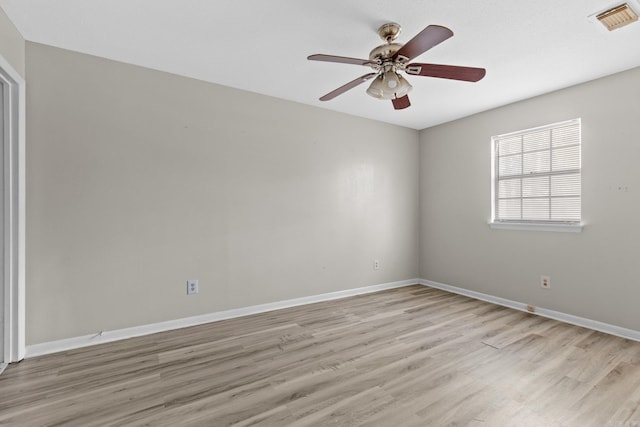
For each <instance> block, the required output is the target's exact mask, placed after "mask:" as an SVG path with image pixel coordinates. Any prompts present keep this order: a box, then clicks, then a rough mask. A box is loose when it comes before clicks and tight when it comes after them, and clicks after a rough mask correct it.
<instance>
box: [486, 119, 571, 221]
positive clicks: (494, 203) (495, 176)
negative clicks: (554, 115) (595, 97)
mask: <svg viewBox="0 0 640 427" xmlns="http://www.w3.org/2000/svg"><path fill="white" fill-rule="evenodd" d="M572 124H577V125H578V132H579V150H580V154H579V156H580V167H579V169H578V172H579V174H580V182H581V183H582V120H581V118H576V119H571V120H565V121H561V122H556V123H551V124H547V125H542V126H537V127H532V128H529V129H523V130H518V131H514V132H509V133H504V134H500V135H494V136H492V137H491V219H490V221H489V225H490V227H491V228H494V229H506V230H528V231H558V232H580V231H582V228H583V226H584V223H583V218H582V188H580V220H578V221H562V220H531V219H528V220H523V219H519V220H505V219H502V220H500V219H496V215H497V207H498V188H497V187H498V183H499V171H498V170H497V167H498V164H497V159H496V147H497V142H498V140H504V139H506V138H509V137H514V136H521V135H525V134H531V133H535V132H540V131H544V130H550V129H556V128H561V127H564V126H567V125H572ZM551 149H552V148H551V147H550V148H549V151H551ZM553 175H554V172H552V171H550V172H549V173H548V174H544V176H553ZM549 197H550V199H551V196H549Z"/></svg>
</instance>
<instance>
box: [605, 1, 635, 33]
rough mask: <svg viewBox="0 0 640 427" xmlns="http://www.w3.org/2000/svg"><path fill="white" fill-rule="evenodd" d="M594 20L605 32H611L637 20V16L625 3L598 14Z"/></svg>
mask: <svg viewBox="0 0 640 427" xmlns="http://www.w3.org/2000/svg"><path fill="white" fill-rule="evenodd" d="M596 18H597V19H598V21H600V22H601V23H602V25H604V26H605V27H607V30H609V31H613V30H615V29H618V28H620V27H624V26H625V25H627V24H630V23H632V22H634V21H637V20H638V15H636V13H635V12H634V11H633V9H631V8H630V7H629V5H628V4H627V3H625V4H621V5H620V6H616V7H614V8H612V9H609V10H606V11H604V12H602V13H599V14H598V15H597V16H596Z"/></svg>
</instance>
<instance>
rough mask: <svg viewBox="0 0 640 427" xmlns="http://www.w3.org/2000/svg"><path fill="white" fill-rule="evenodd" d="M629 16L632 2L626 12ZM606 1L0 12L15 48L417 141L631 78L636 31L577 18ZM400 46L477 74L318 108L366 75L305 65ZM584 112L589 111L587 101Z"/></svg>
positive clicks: (114, 6)
mask: <svg viewBox="0 0 640 427" xmlns="http://www.w3.org/2000/svg"><path fill="white" fill-rule="evenodd" d="M628 2H630V3H631V5H632V6H634V7H635V8H636V10H637V11H639V12H640V7H638V3H637V0H629V1H628ZM619 3H620V2H619V1H616V0H562V1H558V0H534V1H531V0H527V1H524V0H511V1H505V0H482V1H479V0H475V1H472V0H467V1H462V0H428V1H427V0H394V1H390V0H387V1H381V0H367V1H365V0H340V1H337V0H334V1H331V0H325V1H304V0H268V1H267V0H234V1H228V0H224V1H223V0H215V1H211V0H93V1H87V0H57V1H51V0H0V6H1V7H2V8H3V9H4V11H5V12H6V13H7V15H8V16H9V18H10V19H11V20H12V21H13V22H14V24H15V25H16V26H17V28H18V30H19V31H20V32H21V33H22V35H23V36H24V38H25V39H26V40H29V41H33V42H38V43H44V44H48V45H52V46H57V47H62V48H65V49H70V50H74V51H78V52H83V53H88V54H92V55H96V56H101V57H105V58H110V59H114V60H117V61H122V62H127V63H131V64H136V65H141V66H144V67H149V68H153V69H157V70H163V71H168V72H170V73H175V74H179V75H183V76H188V77H193V78H196V79H201V80H205V81H210V82H214V83H219V84H222V85H225V86H231V87H235V88H239V89H244V90H248V91H251V92H257V93H261V94H265V95H270V96H274V97H278V98H283V99H288V100H291V101H296V102H301V103H304V104H309V105H315V106H319V107H322V108H327V109H331V110H335V111H341V112H344V113H348V114H353V115H357V116H361V117H367V118H371V119H375V120H380V121H384V122H388V123H394V124H397V125H401V126H407V127H410V128H414V129H423V128H426V127H430V126H433V125H436V124H439V123H444V122H447V121H450V120H454V119H457V118H460V117H464V116H467V115H470V114H473V113H477V112H480V111H484V110H487V109H491V108H494V107H497V106H500V105H505V104H508V103H511V102H514V101H517V100H520V99H524V98H529V97H532V96H535V95H539V94H543V93H546V92H550V91H553V90H556V89H560V88H563V87H567V86H571V85H575V84H577V83H581V82H584V81H588V80H592V79H595V78H598V77H602V76H605V75H609V74H612V73H615V72H619V71H623V70H626V69H629V68H633V67H637V66H640V48H638V42H639V41H640V23H639V22H636V23H634V24H631V25H629V26H626V27H623V28H621V29H619V30H616V31H613V32H608V31H606V30H605V29H604V27H601V25H600V24H599V23H595V22H593V19H589V18H588V17H589V16H590V15H593V14H594V13H597V12H601V11H603V10H605V9H608V8H609V7H611V6H615V5H617V4H619ZM390 21H391V22H398V23H400V24H401V25H402V28H403V31H402V34H401V35H400V37H399V39H398V40H397V41H398V42H401V43H404V42H407V41H408V40H410V39H411V38H412V37H413V36H414V35H415V34H417V33H418V32H419V31H420V30H422V29H423V28H424V27H426V26H427V25H429V24H438V25H443V26H446V27H449V28H450V29H451V30H453V32H454V36H453V37H452V38H451V39H449V40H446V41H445V42H443V43H442V44H440V45H438V46H436V47H435V48H433V49H432V50H430V51H428V52H426V53H425V54H423V55H421V56H419V57H418V58H416V59H415V61H418V62H428V63H441V64H450V65H465V66H473V67H483V68H486V69H487V76H486V77H485V78H484V79H483V80H481V81H480V82H478V83H469V82H460V81H451V80H445V79H435V78H428V77H420V76H409V77H408V80H409V81H410V82H411V84H412V85H413V87H414V89H413V91H412V92H411V93H410V97H411V102H412V106H411V107H410V108H408V109H406V110H400V111H395V110H394V109H393V108H392V106H391V102H390V101H381V100H377V99H374V98H371V97H369V96H368V95H366V94H365V90H366V88H367V83H365V84H363V85H361V86H358V87H357V88H355V89H352V90H351V91H349V92H347V93H345V94H343V95H341V96H339V97H337V98H335V99H334V100H332V101H327V102H320V101H319V100H318V98H319V97H320V96H322V95H324V94H325V93H327V92H329V91H331V90H333V89H335V88H337V87H338V86H341V85H342V84H344V83H347V82H348V81H351V80H353V79H354V78H356V77H358V76H361V75H363V74H366V73H369V72H370V69H369V68H366V67H361V66H356V65H349V64H335V63H324V62H315V61H307V59H306V57H307V56H308V55H310V54H314V53H326V54H332V55H339V56H351V57H358V58H367V57H368V54H369V51H370V50H371V49H372V48H373V47H375V46H377V45H379V44H382V41H381V40H380V39H379V38H378V35H377V34H376V29H377V28H378V27H379V26H380V25H381V24H383V23H385V22H390ZM594 102H597V100H594Z"/></svg>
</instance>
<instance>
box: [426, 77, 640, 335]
mask: <svg viewBox="0 0 640 427" xmlns="http://www.w3.org/2000/svg"><path fill="white" fill-rule="evenodd" d="M639 113H640V68H637V69H633V70H630V71H627V72H624V73H620V74H617V75H613V76H610V77H606V78H603V79H599V80H596V81H592V82H589V83H586V84H583V85H580V86H575V87H572V88H569V89H565V90H561V91H558V92H554V93H551V94H548V95H544V96H540V97H537V98H533V99H530V100H527V101H523V102H519V103H516V104H513V105H509V106H506V107H503V108H499V109H496V110H492V111H488V112H485V113H481V114H478V115H475V116H472V117H468V118H465V119H461V120H458V121H455V122H451V123H448V124H444V125H441V126H437V127H434V128H430V129H426V130H423V131H422V132H421V135H420V138H421V220H422V227H421V263H420V269H421V270H420V272H421V277H422V278H425V279H429V280H434V281H437V282H441V283H446V284H449V285H454V286H459V287H462V288H466V289H470V290H474V291H478V292H484V293H487V294H490V295H494V296H499V297H503V298H508V299H512V300H516V301H519V302H523V303H528V304H532V305H535V306H539V307H544V308H548V309H552V310H558V311H561V312H565V313H569V314H573V315H577V316H583V317H586V318H590V319H594V320H599V321H603V322H607V323H611V324H615V325H618V326H623V327H627V328H632V329H636V330H640V316H638V313H639V311H638V301H640V285H639V279H638V278H639V277H640V262H638V260H639V256H640V229H639V228H638V226H639V225H640V167H638V160H639V159H640V138H639V135H640V120H639V119H638V118H639V117H640V116H639ZM577 117H581V118H582V144H583V145H582V167H583V175H582V188H583V201H582V210H583V218H584V221H585V222H586V227H585V228H584V229H583V231H582V233H580V234H573V233H553V232H534V231H510V230H509V231H507V230H492V229H490V228H489V226H488V225H487V223H488V222H489V219H490V214H491V204H490V203H491V201H490V198H491V197H490V179H491V171H490V168H491V161H490V155H491V145H490V138H491V136H492V135H498V134H502V133H506V132H511V131H516V130H520V129H527V128H530V127H534V126H538V125H544V124H548V123H554V122H558V121H563V120H567V119H573V118H577ZM620 186H626V187H627V188H628V191H626V192H625V191H617V190H616V189H617V188H618V187H620ZM540 275H549V276H551V285H552V288H551V289H549V290H543V289H541V288H540V285H539V276H540Z"/></svg>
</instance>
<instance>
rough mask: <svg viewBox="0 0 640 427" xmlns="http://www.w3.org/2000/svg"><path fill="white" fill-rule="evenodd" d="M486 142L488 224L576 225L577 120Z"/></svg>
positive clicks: (578, 152)
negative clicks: (489, 166) (490, 192)
mask: <svg viewBox="0 0 640 427" xmlns="http://www.w3.org/2000/svg"><path fill="white" fill-rule="evenodd" d="M492 141H493V144H494V145H493V153H494V157H493V160H494V161H493V165H494V171H493V176H494V180H493V185H494V188H493V195H494V200H493V213H494V215H493V216H494V218H493V221H494V222H504V223H508V222H516V223H544V224H549V223H558V224H567V223H570V224H574V223H580V219H581V218H580V215H581V213H580V204H581V202H580V192H581V189H580V181H581V179H580V119H576V120H571V121H567V122H562V123H556V124H553V125H549V126H543V127H539V128H535V129H528V130H525V131H521V132H514V133H510V134H506V135H500V136H495V137H493V138H492Z"/></svg>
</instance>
